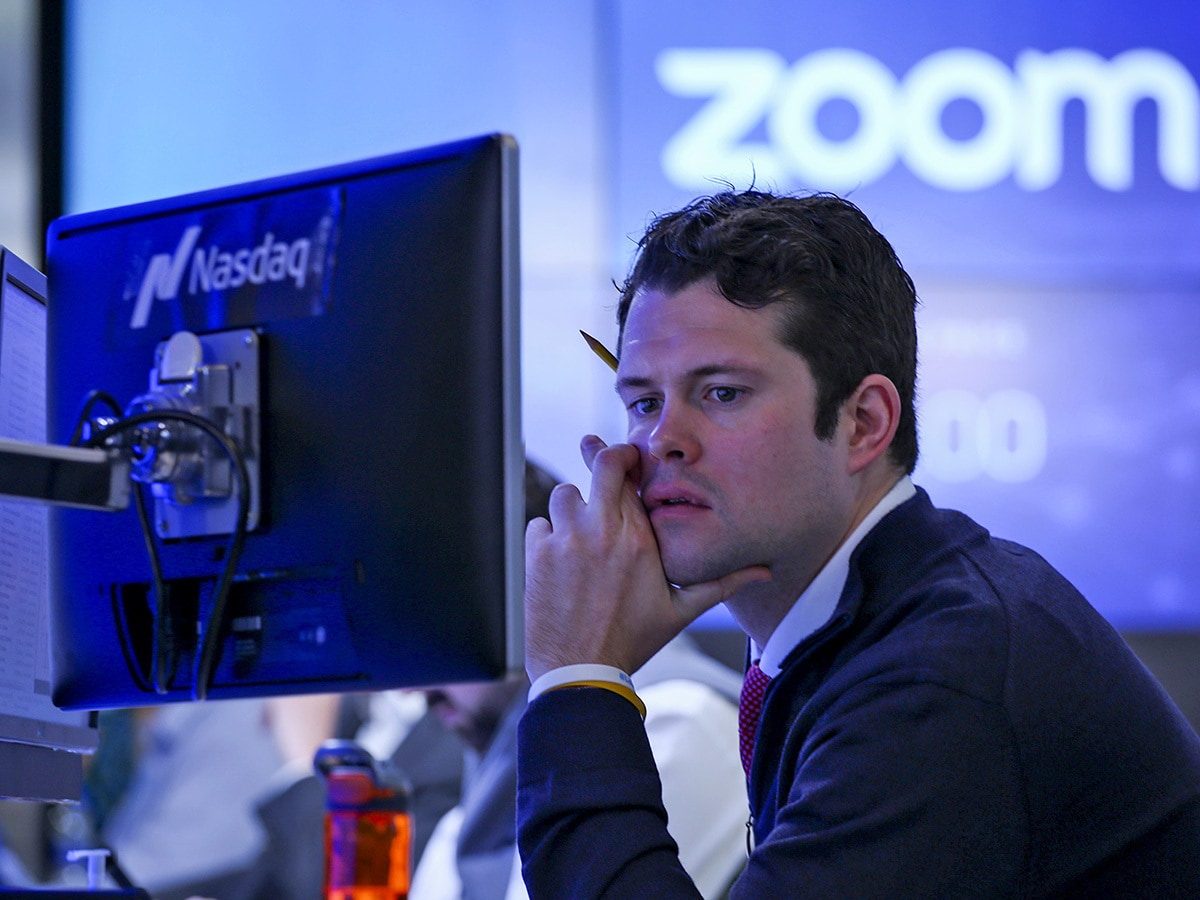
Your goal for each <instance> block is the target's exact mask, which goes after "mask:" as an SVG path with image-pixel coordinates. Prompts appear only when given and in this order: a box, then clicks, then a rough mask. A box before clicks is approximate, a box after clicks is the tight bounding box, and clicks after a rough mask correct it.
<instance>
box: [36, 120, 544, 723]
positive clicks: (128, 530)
mask: <svg viewBox="0 0 1200 900" xmlns="http://www.w3.org/2000/svg"><path fill="white" fill-rule="evenodd" d="M516 167H517V161H516V145H515V142H514V141H513V140H512V138H510V137H508V136H506V135H487V136H483V137H479V138H472V139H468V140H464V141H459V142H454V143H450V144H443V145H438V146H435V147H428V148H423V149H420V150H415V151H411V152H406V153H400V154H396V155H390V156H386V157H382V158H373V159H369V160H365V161H361V162H357V163H350V164H346V165H341V166H335V167H331V168H326V169H321V170H317V171H310V172H303V173H299V174H295V175H290V176H283V177H278V178H272V179H267V180H263V181H258V182H255V183H252V184H243V185H236V186H232V187H227V188H219V189H216V190H211V191H205V192H202V193H198V194H191V195H187V196H183V197H177V198H171V199H167V200H161V201H153V202H149V203H142V204H137V205H134V206H128V207H123V208H119V209H112V210H104V211H100V212H92V213H81V214H78V215H72V216H66V217H63V218H60V219H58V220H56V221H55V222H54V223H52V225H51V227H50V230H49V233H48V238H47V260H48V268H47V274H48V277H49V290H50V297H51V303H50V317H49V348H50V356H49V359H50V373H49V375H50V391H49V407H50V415H51V418H50V424H51V435H50V439H51V442H54V443H74V442H77V441H81V440H82V441H87V440H88V439H89V435H90V436H91V439H92V443H93V444H94V445H97V446H101V445H103V446H114V445H117V446H121V447H123V448H124V451H125V452H128V453H131V454H132V457H133V462H134V472H135V478H138V479H139V480H140V481H141V482H142V484H140V485H139V486H138V488H137V489H136V490H135V491H134V496H135V500H138V501H139V502H137V503H134V504H131V507H133V508H131V509H128V510H126V511H124V512H115V513H106V512H98V511H90V510H81V509H74V508H67V507H62V508H57V507H56V508H55V509H54V510H53V512H52V514H51V542H52V543H51V550H52V552H51V559H52V563H53V565H52V575H51V577H52V603H51V609H52V628H53V631H54V635H55V639H56V640H55V649H54V667H53V669H54V701H55V703H57V704H59V705H60V706H62V707H64V708H78V707H88V708H105V707H113V706H135V705H143V704H158V703H164V702H172V701H177V700H189V699H197V698H202V697H210V698H225V697H245V696H265V695H271V694H283V693H299V692H318V691H338V692H344V691H358V690H373V689H381V688H387V687H397V686H405V685H418V684H426V683H433V682H441V681H454V680H477V679H483V678H490V677H495V676H497V675H499V674H501V673H503V672H504V671H506V670H508V669H511V668H515V667H517V666H519V665H520V663H521V658H522V647H521V638H522V622H521V616H520V608H521V596H522V587H523V574H522V569H521V560H522V552H521V545H522V535H523V527H524V511H523V508H522V506H523V487H522V483H523V473H524V464H523V451H522V445H521V430H520V385H519V347H518V335H519V323H518V284H517V269H518V241H517V196H516ZM95 392H103V394H102V395H98V394H96V393H95ZM98 396H99V397H102V400H103V402H100V403H97V402H95V401H96V399H97V397H98ZM101 407H104V408H103V409H102V408H101ZM81 408H83V409H85V411H84V412H82V413H81ZM180 411H182V412H184V413H189V412H190V413H197V411H198V414H199V417H200V418H202V419H204V420H205V421H207V422H208V423H209V426H210V427H207V428H200V427H198V426H197V425H196V424H195V422H194V421H189V420H187V419H186V418H184V417H180V416H176V417H175V418H171V416H172V415H175V414H176V413H179V412H180ZM139 416H140V418H139ZM156 416H162V417H163V418H162V419H161V420H156V418H155V417H156ZM122 422H124V423H125V425H126V426H129V427H123V426H122ZM139 422H140V424H138V423H139ZM114 423H115V424H114ZM81 425H83V426H84V427H81ZM213 427H215V429H216V431H217V432H218V434H217V435H214V434H213V433H212V428H213ZM106 428H107V429H108V430H107V431H105V429H106ZM106 435H107V438H106V437H105V436H106ZM222 435H223V436H224V437H222ZM231 446H232V450H231V449H230V447H231ZM243 479H245V480H244V481H243ZM138 507H141V509H142V510H144V515H136V514H135V512H137V511H138ZM231 560H234V561H235V565H233V566H231V565H230V561H231Z"/></svg>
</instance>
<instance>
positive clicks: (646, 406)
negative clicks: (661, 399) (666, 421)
mask: <svg viewBox="0 0 1200 900" xmlns="http://www.w3.org/2000/svg"><path fill="white" fill-rule="evenodd" d="M629 408H630V409H631V410H633V411H634V412H635V413H637V414H638V415H639V416H646V415H649V414H650V413H652V412H654V411H655V410H656V409H658V399H657V398H656V397H641V398H639V399H637V400H634V401H633V402H632V403H630V404H629Z"/></svg>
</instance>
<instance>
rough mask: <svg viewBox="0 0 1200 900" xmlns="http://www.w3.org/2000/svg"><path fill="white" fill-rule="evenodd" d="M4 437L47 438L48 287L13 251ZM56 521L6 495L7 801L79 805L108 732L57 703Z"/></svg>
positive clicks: (5, 280) (3, 311)
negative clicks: (51, 534)
mask: <svg viewBox="0 0 1200 900" xmlns="http://www.w3.org/2000/svg"><path fill="white" fill-rule="evenodd" d="M0 439H6V440H10V441H24V442H31V443H38V442H44V441H45V440H46V279H45V276H43V275H42V274H41V273H40V272H38V271H37V270H36V269H34V268H33V267H32V266H30V265H28V264H27V263H25V262H24V261H23V260H21V259H20V258H19V257H17V256H16V255H14V254H13V253H12V252H10V251H8V250H6V249H5V248H3V247H0ZM47 515H48V509H47V507H45V506H44V505H41V504H38V503H34V502H31V501H28V500H17V499H10V498H7V497H0V797H7V798H18V799H36V800H78V799H79V798H80V792H81V789H82V783H83V755H84V754H86V753H89V752H91V751H92V750H94V749H95V748H96V746H97V735H98V732H97V730H96V726H95V721H94V719H95V717H94V716H93V715H91V714H89V713H88V712H86V711H72V712H64V711H62V710H59V709H57V708H56V707H55V706H54V704H53V703H51V701H50V631H49V619H50V600H49V578H48V567H47V558H48V547H49V538H48V534H47Z"/></svg>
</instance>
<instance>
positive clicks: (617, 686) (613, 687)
mask: <svg viewBox="0 0 1200 900" xmlns="http://www.w3.org/2000/svg"><path fill="white" fill-rule="evenodd" d="M565 687H595V688H604V690H606V691H612V692H613V693H614V694H620V695H621V696H622V697H624V698H625V699H626V700H628V701H629V702H630V703H632V704H633V705H634V706H635V707H637V711H638V713H639V714H640V715H641V717H642V720H643V721H644V720H645V718H646V704H645V703H643V702H642V698H641V697H639V696H638V695H637V694H635V693H634V692H633V688H628V687H626V686H625V685H623V684H621V683H619V682H616V681H568V682H567V683H566V684H559V685H556V686H554V687H552V688H550V689H549V690H552V691H557V690H560V689H562V688H565Z"/></svg>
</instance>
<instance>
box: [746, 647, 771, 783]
mask: <svg viewBox="0 0 1200 900" xmlns="http://www.w3.org/2000/svg"><path fill="white" fill-rule="evenodd" d="M770 681H771V679H770V678H769V677H767V676H766V675H764V674H763V670H762V669H760V668H759V667H758V663H757V662H752V663H750V668H748V669H747V670H746V677H745V680H744V681H743V682H742V696H741V699H739V700H738V738H739V743H740V745H741V752H742V768H743V769H745V770H746V777H747V778H749V777H750V760H751V759H753V758H754V736H755V733H756V732H757V731H758V720H759V718H760V717H761V716H762V707H763V694H765V693H766V692H767V685H768V684H769V683H770Z"/></svg>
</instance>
